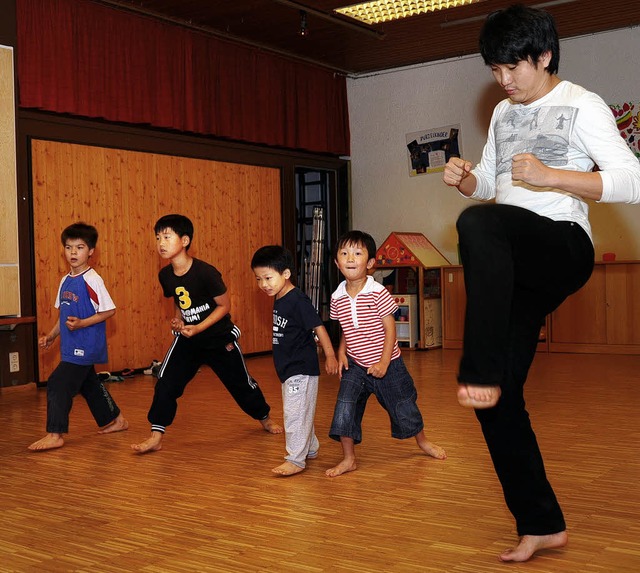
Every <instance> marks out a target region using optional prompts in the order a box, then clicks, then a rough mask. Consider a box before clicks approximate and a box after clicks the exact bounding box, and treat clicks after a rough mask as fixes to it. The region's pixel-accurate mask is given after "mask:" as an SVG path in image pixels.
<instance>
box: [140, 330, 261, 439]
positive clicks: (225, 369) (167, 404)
mask: <svg viewBox="0 0 640 573" xmlns="http://www.w3.org/2000/svg"><path fill="white" fill-rule="evenodd" d="M231 345H232V347H231V350H227V348H226V346H223V345H220V346H217V347H211V346H209V347H201V346H199V345H198V344H197V342H195V341H193V340H190V339H188V338H185V337H184V336H176V337H175V339H174V341H173V344H172V345H171V348H169V351H168V352H167V355H166V356H165V358H164V360H163V361H162V366H161V368H160V372H159V376H158V381H157V382H156V387H155V391H154V394H153V402H152V403H151V408H150V409H149V414H148V416H147V419H148V420H149V422H150V423H151V426H152V429H153V430H158V431H164V428H166V427H167V426H169V425H171V423H172V422H173V419H174V418H175V415H176V410H177V408H178V398H180V396H182V394H183V393H184V389H185V388H186V386H187V384H188V383H189V382H190V381H191V380H192V379H193V377H194V376H195V375H196V373H197V372H198V369H199V368H200V367H201V366H202V365H203V364H206V365H207V366H209V367H210V368H211V369H212V370H213V371H214V372H215V374H216V375H217V376H218V378H220V380H221V381H222V383H223V384H224V386H225V388H226V389H227V390H228V391H229V393H230V394H231V396H232V397H233V399H234V400H235V401H236V403H237V404H238V406H240V408H241V409H242V410H243V411H244V412H245V413H246V414H248V415H249V416H251V417H252V418H254V419H255V420H264V419H266V418H267V417H268V415H269V410H270V407H269V404H267V402H266V400H265V398H264V395H263V394H262V390H260V387H259V386H258V383H257V382H256V381H255V380H254V379H253V378H252V377H251V375H250V374H249V372H248V370H247V366H246V364H245V361H244V357H243V355H242V352H241V350H240V346H239V345H238V343H237V341H234V342H232V343H231Z"/></svg>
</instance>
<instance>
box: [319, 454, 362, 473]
mask: <svg viewBox="0 0 640 573" xmlns="http://www.w3.org/2000/svg"><path fill="white" fill-rule="evenodd" d="M356 468H357V466H356V460H355V459H347V458H345V459H344V460H342V461H341V462H340V463H339V464H338V465H337V466H333V467H332V468H329V469H328V470H327V471H326V472H324V473H325V475H326V476H327V477H330V478H333V477H337V476H340V475H342V474H346V473H347V472H352V471H355V469H356Z"/></svg>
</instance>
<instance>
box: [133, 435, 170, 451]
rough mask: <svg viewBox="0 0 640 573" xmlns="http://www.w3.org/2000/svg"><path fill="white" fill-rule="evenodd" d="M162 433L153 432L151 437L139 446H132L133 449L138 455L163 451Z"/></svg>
mask: <svg viewBox="0 0 640 573" xmlns="http://www.w3.org/2000/svg"><path fill="white" fill-rule="evenodd" d="M162 436H163V434H162V433H161V432H151V437H150V438H148V439H146V440H145V441H144V442H140V443H139V444H131V449H132V450H133V451H134V452H136V453H137V454H146V453H147V452H157V451H158V450H161V449H162Z"/></svg>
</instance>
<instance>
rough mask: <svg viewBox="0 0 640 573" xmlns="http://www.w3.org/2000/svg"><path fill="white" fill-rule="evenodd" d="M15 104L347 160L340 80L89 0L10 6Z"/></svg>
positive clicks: (24, 0)
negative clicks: (15, 29)
mask: <svg viewBox="0 0 640 573" xmlns="http://www.w3.org/2000/svg"><path fill="white" fill-rule="evenodd" d="M16 4H17V25H18V46H17V58H18V81H19V104H20V107H23V108H36V109H41V110H46V111H53V112H58V113H67V114H72V115H77V116H84V117H91V118H103V119H106V120H109V121H116V122H125V123H133V124H148V125H152V126H156V127H162V128H170V129H175V130H179V131H183V132H192V133H200V134H207V135H214V136H217V137H223V138H229V139H233V140H238V141H246V142H251V143H257V144H265V145H269V146H276V147H284V148H289V149H302V150H307V151H312V152H318V153H330V154H333V155H348V154H349V120H348V110H347V93H346V80H345V78H344V77H342V76H339V75H336V74H334V73H332V72H330V71H328V70H324V69H321V68H318V67H315V66H311V65H308V64H303V63H299V62H294V61H292V60H288V59H286V58H282V57H279V56H276V55H272V54H267V53H265V52H262V51H259V50H257V49H253V48H250V47H245V46H242V45H239V44H232V43H230V42H226V41H223V40H220V39H218V38H213V37H210V36H206V35H204V34H202V33H199V32H196V31H193V30H189V29H187V28H183V27H180V26H178V25H172V24H167V23H164V22H160V21H157V20H153V19H151V18H146V17H143V16H137V15H131V14H128V13H125V12H123V11H119V10H116V9H113V8H109V7H105V6H102V5H99V4H95V3H92V2H90V1H88V0H17V2H16Z"/></svg>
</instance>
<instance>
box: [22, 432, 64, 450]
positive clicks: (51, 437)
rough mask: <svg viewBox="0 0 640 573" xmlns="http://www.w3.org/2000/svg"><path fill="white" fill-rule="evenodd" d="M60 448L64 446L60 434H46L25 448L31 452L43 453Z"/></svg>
mask: <svg viewBox="0 0 640 573" xmlns="http://www.w3.org/2000/svg"><path fill="white" fill-rule="evenodd" d="M62 446H64V440H63V439H62V436H61V435H60V434H47V435H46V436H45V437H44V438H40V439H39V440H38V441H37V442H33V444H31V445H30V446H27V448H28V449H29V450H31V451H32V452H43V451H45V450H53V449H55V448H61V447H62Z"/></svg>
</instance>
